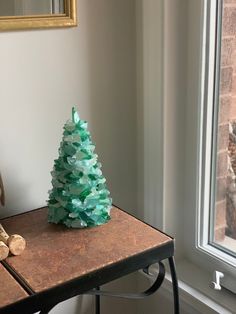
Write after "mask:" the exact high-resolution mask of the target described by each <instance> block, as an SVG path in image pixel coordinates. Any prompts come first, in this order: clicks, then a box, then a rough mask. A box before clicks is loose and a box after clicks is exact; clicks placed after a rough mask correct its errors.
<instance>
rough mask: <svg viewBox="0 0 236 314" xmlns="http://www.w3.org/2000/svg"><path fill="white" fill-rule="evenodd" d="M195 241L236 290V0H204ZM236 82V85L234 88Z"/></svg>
mask: <svg viewBox="0 0 236 314" xmlns="http://www.w3.org/2000/svg"><path fill="white" fill-rule="evenodd" d="M205 4H206V8H205V9H206V12H205V13H206V15H205V17H206V19H205V37H204V43H205V44H203V58H202V63H203V71H202V91H204V92H203V98H202V111H201V118H200V123H199V132H200V133H201V136H200V145H199V147H200V149H199V151H200V155H199V156H200V158H199V166H200V167H199V185H198V188H199V216H198V229H197V231H198V233H197V237H196V245H197V248H198V250H199V251H201V252H204V253H205V254H207V255H208V262H211V258H212V259H213V260H214V262H213V265H214V266H213V267H215V269H218V270H221V271H222V272H223V273H224V274H225V279H224V280H223V282H224V285H225V287H227V288H229V287H230V289H231V290H234V289H236V281H234V279H233V277H232V276H231V275H230V272H232V271H233V269H234V267H235V266H236V258H235V257H236V62H235V61H234V59H235V60H236V20H235V16H236V0H230V1H227V0H223V1H209V2H208V1H205ZM234 84H235V87H234Z"/></svg>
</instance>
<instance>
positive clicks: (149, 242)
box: [0, 207, 174, 312]
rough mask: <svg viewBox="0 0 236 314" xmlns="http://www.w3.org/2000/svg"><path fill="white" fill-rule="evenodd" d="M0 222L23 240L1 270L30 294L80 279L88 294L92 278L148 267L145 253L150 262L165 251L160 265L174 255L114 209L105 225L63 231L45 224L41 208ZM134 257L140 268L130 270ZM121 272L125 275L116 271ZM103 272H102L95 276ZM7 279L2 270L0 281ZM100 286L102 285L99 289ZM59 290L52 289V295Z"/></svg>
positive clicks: (165, 240) (166, 241)
mask: <svg viewBox="0 0 236 314" xmlns="http://www.w3.org/2000/svg"><path fill="white" fill-rule="evenodd" d="M1 223H2V224H3V227H4V228H5V229H6V230H7V232H8V233H9V234H12V233H18V234H20V235H22V236H23V237H24V238H25V239H26V243H27V246H26V249H25V251H24V252H23V254H22V255H20V256H9V257H8V258H7V259H6V260H5V261H4V265H5V266H7V267H8V268H9V269H10V270H12V271H13V272H14V273H16V274H17V276H18V277H19V278H20V279H22V280H23V282H24V284H25V285H26V288H27V287H28V288H29V291H32V295H35V294H36V295H37V294H38V293H39V294H40V295H41V294H42V295H43V294H45V293H47V291H50V292H51V291H52V290H53V289H51V288H55V287H56V288H58V287H60V285H61V284H64V283H65V282H74V281H76V283H77V284H78V281H77V280H80V278H81V280H80V281H79V284H80V285H83V283H84V284H85V286H86V285H87V286H86V287H88V288H89V289H91V288H92V287H89V286H88V282H89V280H90V279H91V281H92V277H93V276H94V278H95V277H96V280H97V281H99V279H100V277H102V276H103V277H104V276H106V274H109V276H110V274H111V273H112V272H113V273H114V272H117V271H118V272H119V273H122V275H125V274H126V273H129V270H130V272H131V271H132V270H133V271H134V270H137V269H138V266H148V265H144V261H145V259H144V258H146V257H147V256H149V255H152V254H149V252H153V256H154V255H155V258H156V255H157V252H159V251H158V250H159V249H160V248H162V247H164V248H167V249H164V250H162V251H163V252H164V253H163V254H162V255H161V257H160V260H161V259H164V258H167V257H170V256H172V255H173V250H174V249H173V247H174V245H173V239H172V238H171V237H169V236H167V235H166V234H164V233H162V232H160V231H158V230H156V229H154V228H152V227H151V226H149V225H147V224H145V223H143V222H142V221H140V220H138V219H136V218H135V217H133V216H131V215H129V214H127V213H126V212H124V211H122V210H120V209H118V208H116V207H113V208H112V210H111V220H110V221H109V222H108V223H106V224H104V225H102V226H98V227H93V228H85V229H68V228H66V227H65V226H63V225H55V224H49V223H48V222H47V208H46V207H45V208H41V209H37V210H33V211H30V212H26V213H23V214H20V215H16V216H13V217H9V218H5V219H2V220H1ZM154 253H155V254H154ZM139 256H140V257H141V256H142V258H141V259H140V260H142V264H141V262H140V263H138V264H137V267H136V269H135V267H134V266H133V265H131V264H133V263H135V262H136V261H138V260H139ZM124 261H125V263H124ZM126 261H129V263H128V262H126ZM150 261H152V260H151V259H150V258H149V260H148V262H150ZM155 261H156V260H155ZM112 267H113V268H112ZM122 267H123V268H124V267H127V269H128V270H127V271H125V270H122ZM104 269H105V270H106V272H104V271H103V272H101V270H104ZM94 274H95V275H94ZM98 274H99V275H98ZM7 275H8V274H7V273H6V271H4V276H7ZM1 276H2V273H0V278H1ZM84 278H86V281H84ZM115 278H118V276H115V275H114V276H113V278H111V280H113V279H115ZM0 280H1V281H2V279H0ZM94 280H95V279H94ZM97 281H94V282H92V283H95V282H97ZM108 281H109V280H108V279H107V282H108ZM7 282H8V281H7ZM105 282H106V280H103V281H101V282H99V284H102V283H105ZM9 284H15V286H16V288H15V289H17V287H18V285H17V283H16V282H15V283H14V280H13V283H10V280H9ZM6 289H8V288H6ZM26 290H27V289H26ZM27 291H28V290H27ZM45 291H46V292H45ZM60 291H62V290H60ZM60 291H59V290H57V294H59V293H60ZM19 293H20V294H19V297H24V291H23V290H22V289H21V288H20V287H19ZM17 296H18V294H17ZM4 298H6V300H5V301H4V300H3V299H4ZM7 302H14V298H13V299H12V301H11V300H7V294H6V293H2V291H1V292H0V308H1V307H3V306H4V305H5V304H7ZM40 302H41V299H40V300H39V304H40ZM0 312H1V310H0Z"/></svg>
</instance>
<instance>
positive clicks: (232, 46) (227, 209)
mask: <svg viewBox="0 0 236 314" xmlns="http://www.w3.org/2000/svg"><path fill="white" fill-rule="evenodd" d="M217 147H218V148H217V171H216V176H217V178H216V183H217V188H216V206H215V213H216V215H215V241H221V240H223V239H224V237H225V235H227V236H230V237H232V238H234V239H236V0H224V1H223V21H222V42H221V65H220V98H219V117H218V146H217Z"/></svg>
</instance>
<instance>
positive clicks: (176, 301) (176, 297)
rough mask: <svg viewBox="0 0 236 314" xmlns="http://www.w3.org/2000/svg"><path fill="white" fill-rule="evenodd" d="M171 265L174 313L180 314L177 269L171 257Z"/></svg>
mask: <svg viewBox="0 0 236 314" xmlns="http://www.w3.org/2000/svg"><path fill="white" fill-rule="evenodd" d="M168 260H169V265H170V273H171V278H172V287H173V295H174V313H175V314H179V288H178V280H177V275H176V269H175V260H174V257H173V256H172V257H169V258H168Z"/></svg>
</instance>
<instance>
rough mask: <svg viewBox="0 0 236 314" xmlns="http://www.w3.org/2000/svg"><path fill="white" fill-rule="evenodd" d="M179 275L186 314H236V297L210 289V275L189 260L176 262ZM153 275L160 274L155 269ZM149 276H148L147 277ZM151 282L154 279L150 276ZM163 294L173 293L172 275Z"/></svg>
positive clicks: (167, 276) (226, 291) (166, 281)
mask: <svg viewBox="0 0 236 314" xmlns="http://www.w3.org/2000/svg"><path fill="white" fill-rule="evenodd" d="M176 268H177V275H178V281H179V294H180V304H181V307H182V310H185V311H186V313H204V314H208V313H209V314H212V313H220V314H232V313H236V312H235V309H236V297H235V294H233V293H232V292H230V291H228V290H226V289H224V288H222V290H220V291H216V290H213V289H211V288H210V287H209V284H210V282H211V281H212V276H211V274H210V273H208V272H206V271H204V270H202V269H201V268H199V267H197V266H196V265H194V264H193V263H191V262H190V261H188V260H185V259H184V260H178V261H177V262H176ZM151 272H152V273H158V269H157V268H155V267H153V268H152V270H151ZM146 276H147V275H146ZM148 278H149V280H151V281H152V280H153V277H150V276H148ZM162 287H163V292H166V293H168V294H169V293H170V294H171V293H172V284H171V277H170V274H169V273H167V274H166V278H165V281H164V283H163V285H162Z"/></svg>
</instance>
